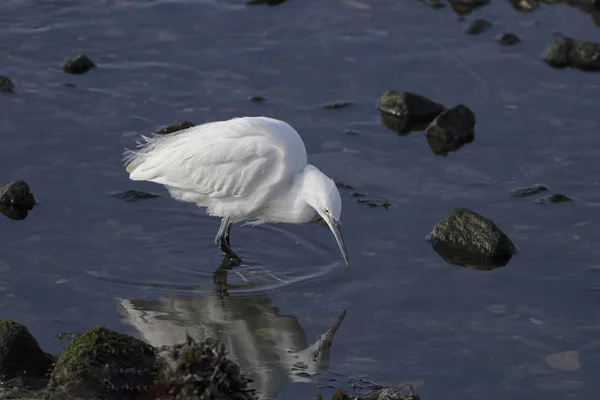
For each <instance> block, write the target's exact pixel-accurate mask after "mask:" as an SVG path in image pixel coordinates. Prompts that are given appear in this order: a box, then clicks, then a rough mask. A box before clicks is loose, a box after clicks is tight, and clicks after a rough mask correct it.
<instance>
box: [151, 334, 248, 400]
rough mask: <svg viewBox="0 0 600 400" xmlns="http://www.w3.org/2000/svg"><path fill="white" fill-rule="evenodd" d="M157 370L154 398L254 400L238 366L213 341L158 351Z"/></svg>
mask: <svg viewBox="0 0 600 400" xmlns="http://www.w3.org/2000/svg"><path fill="white" fill-rule="evenodd" d="M160 352H161V353H160V355H161V360H162V362H161V366H160V376H159V378H158V381H157V384H156V385H155V386H154V387H153V389H152V390H151V391H150V393H151V394H152V397H154V398H164V396H169V398H172V399H175V400H177V399H206V400H209V399H210V400H255V399H256V396H255V394H254V390H253V389H251V388H250V387H249V386H248V382H249V380H248V379H246V378H245V377H244V375H243V374H242V372H241V371H240V367H239V366H238V364H236V363H234V362H233V361H231V360H230V359H228V358H227V357H226V351H225V346H224V345H223V343H221V342H219V341H217V340H215V339H211V338H209V339H206V340H204V341H202V342H196V341H194V340H193V339H192V338H191V337H190V336H187V338H186V341H185V342H184V343H182V344H179V345H175V346H165V347H163V348H161V349H160Z"/></svg>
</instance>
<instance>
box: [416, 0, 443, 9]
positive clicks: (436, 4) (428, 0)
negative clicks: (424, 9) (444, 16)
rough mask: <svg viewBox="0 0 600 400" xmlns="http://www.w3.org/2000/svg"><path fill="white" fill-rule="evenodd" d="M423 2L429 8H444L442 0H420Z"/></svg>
mask: <svg viewBox="0 0 600 400" xmlns="http://www.w3.org/2000/svg"><path fill="white" fill-rule="evenodd" d="M421 2H423V3H424V4H427V5H428V6H429V7H431V8H444V7H446V5H445V4H444V3H442V0H421Z"/></svg>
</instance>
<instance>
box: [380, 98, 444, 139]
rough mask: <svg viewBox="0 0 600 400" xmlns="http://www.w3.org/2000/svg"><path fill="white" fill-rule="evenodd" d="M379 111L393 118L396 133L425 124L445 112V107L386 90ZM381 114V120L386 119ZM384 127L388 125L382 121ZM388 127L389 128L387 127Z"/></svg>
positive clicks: (423, 99)
mask: <svg viewBox="0 0 600 400" xmlns="http://www.w3.org/2000/svg"><path fill="white" fill-rule="evenodd" d="M378 107H379V110H381V111H382V112H383V113H385V114H389V115H391V116H395V117H396V118H395V119H393V123H392V122H390V124H391V125H392V124H393V125H394V126H396V129H394V130H395V131H397V132H406V131H408V130H410V129H411V127H412V126H416V125H420V124H426V123H429V122H430V121H431V120H433V119H434V118H435V117H437V116H438V115H440V114H441V113H442V112H443V111H445V110H446V107H444V106H443V105H441V104H439V103H436V102H434V101H432V100H429V99H427V98H425V97H423V96H421V95H418V94H416V93H412V92H401V91H397V90H387V91H385V93H383V95H382V96H381V98H380V99H379V104H378ZM385 114H382V120H383V119H384V117H386V115H385ZM384 123H385V124H386V126H388V124H387V123H386V122H385V121H384ZM388 127H389V126H388Z"/></svg>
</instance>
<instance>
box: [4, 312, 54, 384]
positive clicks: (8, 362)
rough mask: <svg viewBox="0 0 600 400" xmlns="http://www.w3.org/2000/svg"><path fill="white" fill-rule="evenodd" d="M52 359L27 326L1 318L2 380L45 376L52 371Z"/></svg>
mask: <svg viewBox="0 0 600 400" xmlns="http://www.w3.org/2000/svg"><path fill="white" fill-rule="evenodd" d="M52 361H53V360H52V357H51V356H50V355H49V354H47V353H44V352H43V351H42V349H41V348H40V345H39V344H38V342H37V341H36V340H35V338H34V337H33V336H32V335H31V333H29V331H28V330H27V328H25V327H24V326H23V325H21V324H19V323H17V322H14V321H12V320H10V319H0V380H1V381H6V380H8V379H12V378H16V377H21V376H27V377H30V378H43V377H45V376H46V375H47V374H48V373H49V372H50V369H51V367H52Z"/></svg>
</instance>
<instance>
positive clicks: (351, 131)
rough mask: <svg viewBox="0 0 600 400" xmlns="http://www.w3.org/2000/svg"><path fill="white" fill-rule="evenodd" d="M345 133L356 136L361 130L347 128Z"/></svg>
mask: <svg viewBox="0 0 600 400" xmlns="http://www.w3.org/2000/svg"><path fill="white" fill-rule="evenodd" d="M344 134H346V135H349V136H356V135H359V134H360V132H359V131H355V130H354V129H346V130H345V131H344Z"/></svg>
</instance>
